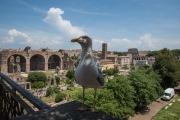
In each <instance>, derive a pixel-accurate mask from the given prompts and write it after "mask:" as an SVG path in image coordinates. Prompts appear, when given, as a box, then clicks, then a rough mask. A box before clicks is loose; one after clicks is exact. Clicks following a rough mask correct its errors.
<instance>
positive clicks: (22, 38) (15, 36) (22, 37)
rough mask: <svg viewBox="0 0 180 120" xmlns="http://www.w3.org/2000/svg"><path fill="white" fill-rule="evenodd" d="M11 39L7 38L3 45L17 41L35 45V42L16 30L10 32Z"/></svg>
mask: <svg viewBox="0 0 180 120" xmlns="http://www.w3.org/2000/svg"><path fill="white" fill-rule="evenodd" d="M8 34H9V37H6V38H5V39H4V40H3V41H2V42H3V43H14V41H15V40H17V41H20V43H33V40H32V39H31V38H30V37H29V36H27V35H26V34H25V33H22V32H19V31H17V30H16V29H12V30H9V31H8Z"/></svg>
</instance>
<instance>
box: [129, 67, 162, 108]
mask: <svg viewBox="0 0 180 120" xmlns="http://www.w3.org/2000/svg"><path fill="white" fill-rule="evenodd" d="M128 80H130V81H131V86H133V87H134V90H135V91H136V94H135V98H134V101H135V103H136V105H137V106H136V110H139V109H141V108H143V107H146V106H147V105H149V104H150V103H152V101H154V100H155V99H157V98H158V96H159V95H161V94H162V92H163V89H162V87H161V86H160V82H161V79H160V76H159V75H158V74H157V73H156V72H154V71H153V69H152V68H146V67H140V68H139V69H138V70H136V71H132V72H130V75H129V76H128Z"/></svg>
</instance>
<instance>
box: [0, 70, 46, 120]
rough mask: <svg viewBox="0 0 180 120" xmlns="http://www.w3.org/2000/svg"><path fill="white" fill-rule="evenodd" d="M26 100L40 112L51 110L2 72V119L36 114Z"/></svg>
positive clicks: (0, 85)
mask: <svg viewBox="0 0 180 120" xmlns="http://www.w3.org/2000/svg"><path fill="white" fill-rule="evenodd" d="M20 96H21V97H20ZM22 98H23V99H22ZM25 100H26V101H28V102H30V103H31V104H32V106H34V107H36V108H38V109H39V110H42V109H45V108H49V106H48V105H47V104H46V103H44V102H43V101H41V100H40V99H38V98H37V97H35V96H34V95H32V94H31V93H30V92H29V91H27V90H26V89H24V88H23V87H21V86H20V85H18V84H17V83H16V82H14V81H13V80H11V79H10V78H9V77H7V76H6V75H4V74H3V73H1V72H0V118H1V119H2V120H8V119H11V118H15V117H18V116H21V115H25V114H33V113H35V111H34V110H33V109H32V107H31V106H30V105H28V104H27V102H25Z"/></svg>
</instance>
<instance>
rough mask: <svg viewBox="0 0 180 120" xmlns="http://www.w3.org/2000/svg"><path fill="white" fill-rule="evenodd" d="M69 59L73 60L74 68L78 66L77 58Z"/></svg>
mask: <svg viewBox="0 0 180 120" xmlns="http://www.w3.org/2000/svg"><path fill="white" fill-rule="evenodd" d="M71 59H72V60H73V62H74V65H75V67H77V66H78V64H79V59H78V57H77V56H72V57H71Z"/></svg>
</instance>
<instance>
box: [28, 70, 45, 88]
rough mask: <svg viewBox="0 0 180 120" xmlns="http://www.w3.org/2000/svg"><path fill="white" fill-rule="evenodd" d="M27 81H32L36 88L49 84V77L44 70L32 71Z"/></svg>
mask: <svg viewBox="0 0 180 120" xmlns="http://www.w3.org/2000/svg"><path fill="white" fill-rule="evenodd" d="M27 81H28V82H31V83H32V87H34V88H42V87H44V86H46V84H47V77H46V74H45V73H43V72H30V73H29V74H28V78H27Z"/></svg>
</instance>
